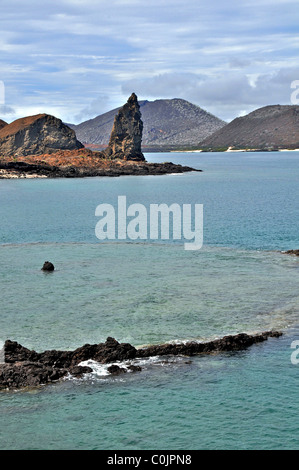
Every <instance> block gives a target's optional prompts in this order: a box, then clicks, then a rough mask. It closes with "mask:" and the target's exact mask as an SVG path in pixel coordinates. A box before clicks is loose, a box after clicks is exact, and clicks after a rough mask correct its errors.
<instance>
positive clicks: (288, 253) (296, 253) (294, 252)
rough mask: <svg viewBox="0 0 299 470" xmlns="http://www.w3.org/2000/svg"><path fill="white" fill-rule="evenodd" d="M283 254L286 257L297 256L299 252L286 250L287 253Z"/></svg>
mask: <svg viewBox="0 0 299 470" xmlns="http://www.w3.org/2000/svg"><path fill="white" fill-rule="evenodd" d="M284 253H286V254H287V255H295V256H299V250H288V251H285V252H284Z"/></svg>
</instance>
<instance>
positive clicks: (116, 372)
mask: <svg viewBox="0 0 299 470" xmlns="http://www.w3.org/2000/svg"><path fill="white" fill-rule="evenodd" d="M107 370H108V372H109V374H112V375H119V374H124V373H126V372H127V369H125V368H124V367H119V366H118V365H116V364H112V366H109V367H108V368H107Z"/></svg>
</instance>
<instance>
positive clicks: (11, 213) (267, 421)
mask: <svg viewBox="0 0 299 470" xmlns="http://www.w3.org/2000/svg"><path fill="white" fill-rule="evenodd" d="M147 158H148V160H151V161H166V160H171V161H174V162H175V163H182V164H187V165H190V166H194V167H196V168H202V169H203V170H204V172H203V173H186V174H183V175H165V176H156V177H151V176H148V177H120V178H92V179H88V178H86V179H75V180H69V179H67V180H63V179H59V180H18V181H16V180H11V181H7V180H2V181H0V200H1V205H0V216H1V221H2V223H1V229H0V243H1V245H0V285H1V307H0V309H1V330H0V340H1V341H2V342H3V341H4V340H5V339H7V338H9V339H12V340H16V341H18V342H20V343H21V344H23V345H24V346H26V347H28V348H33V349H36V350H38V351H43V350H44V349H54V348H56V349H58V348H60V349H73V348H75V347H78V346H81V345H82V344H85V343H96V342H102V341H104V340H105V339H106V337H107V336H113V337H115V338H116V339H117V340H119V341H121V342H130V343H131V344H134V345H135V346H140V345H144V344H152V343H160V342H166V341H174V340H175V341H185V340H188V339H194V340H199V341H204V340H207V339H212V338H215V337H219V336H223V335H225V334H234V333H238V332H243V331H244V332H247V333H252V332H259V331H262V330H267V329H272V328H273V329H282V330H283V331H284V336H283V337H282V338H279V339H277V338H273V339H270V340H269V341H267V342H266V343H263V344H260V345H256V346H253V347H252V348H250V349H249V350H247V351H244V352H241V353H235V354H222V355H217V356H210V357H202V358H192V362H191V364H190V363H186V362H188V358H175V359H174V360H170V361H168V362H165V358H163V360H162V359H160V358H156V359H155V360H153V359H151V360H147V361H144V362H143V363H142V369H143V370H142V372H140V373H130V372H128V373H126V374H123V375H122V376H119V377H109V376H107V374H106V370H105V367H104V368H103V367H102V366H100V367H99V366H98V365H96V364H95V365H93V366H94V373H93V374H89V375H88V376H86V377H85V378H84V379H82V380H74V379H68V380H65V381H63V382H61V383H57V384H54V385H51V386H47V387H41V388H40V389H37V390H30V391H28V390H27V391H20V392H2V393H1V396H0V413H1V423H2V426H1V430H0V448H2V449H32V448H34V449H43V448H44V449H55V448H56V449H71V448H72V449H116V450H117V449H157V450H158V449H202V448H205V449H216V448H218V449H221V448H224V449H231V448H240V449H245V448H250V449H276V448H277V449H282V448H296V449H297V448H299V444H298V438H299V427H298V425H297V423H296V421H297V420H296V416H297V414H298V405H297V401H296V395H295V394H296V383H297V382H296V378H297V374H298V366H295V365H292V363H291V360H290V358H291V352H292V350H291V348H290V345H291V342H292V341H293V340H296V339H298V330H297V324H298V323H299V322H298V313H299V294H298V280H299V264H298V258H296V257H293V256H288V255H285V254H282V253H281V250H287V249H292V248H298V245H299V239H298V233H299V230H298V229H299V226H298V225H299V223H298V220H299V217H298V215H299V213H298V212H299V207H298V206H299V205H298V196H299V184H298V183H299V154H298V153H297V152H285V153H283V152H277V153H273V152H271V153H264V154H263V153H252V154H249V153H248V154H244V153H240V154H233V155H231V154H148V155H147ZM119 195H126V196H127V201H128V204H131V203H134V202H138V203H141V204H144V205H145V206H146V207H148V206H149V204H152V203H163V202H164V203H166V204H171V203H179V204H195V203H198V204H203V206H204V246H203V248H202V249H201V250H198V251H186V250H184V246H183V242H181V241H172V240H169V241H164V240H158V241H156V242H153V241H152V240H143V241H137V242H131V241H130V242H124V241H121V242H119V241H117V240H116V241H114V242H105V243H104V242H100V241H99V240H98V239H97V238H96V237H95V225H96V222H97V218H96V217H95V208H96V206H97V205H98V204H101V203H110V204H113V205H116V203H117V197H118V196H119ZM45 260H49V261H52V262H53V263H54V265H55V267H56V269H55V271H54V272H53V273H48V274H47V273H44V272H42V271H41V267H42V265H43V262H44V261H45Z"/></svg>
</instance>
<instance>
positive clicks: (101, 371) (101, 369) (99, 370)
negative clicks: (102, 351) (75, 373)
mask: <svg viewBox="0 0 299 470" xmlns="http://www.w3.org/2000/svg"><path fill="white" fill-rule="evenodd" d="M109 365H111V364H100V363H99V362H97V361H94V360H93V359H88V360H87V361H82V362H80V364H79V366H83V367H86V366H87V367H90V368H91V369H92V372H90V374H93V375H95V376H97V377H102V376H106V375H109V372H108V370H107V369H108V367H109Z"/></svg>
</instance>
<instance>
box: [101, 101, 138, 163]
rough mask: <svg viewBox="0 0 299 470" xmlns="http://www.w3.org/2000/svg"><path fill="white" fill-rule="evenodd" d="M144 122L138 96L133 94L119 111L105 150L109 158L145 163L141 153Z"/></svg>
mask: <svg viewBox="0 0 299 470" xmlns="http://www.w3.org/2000/svg"><path fill="white" fill-rule="evenodd" d="M142 130H143V122H142V120H141V113H140V106H139V104H138V100H137V96H136V95H135V93H132V95H131V96H130V98H129V99H128V101H127V103H126V104H125V105H124V106H123V107H122V108H121V109H120V110H119V111H118V113H117V115H116V116H115V118H114V124H113V128H112V132H111V136H110V140H109V145H108V147H107V149H106V150H105V154H106V155H107V157H108V158H113V159H114V158H117V159H121V160H135V161H144V160H145V158H144V155H143V153H142V151H141V141H142Z"/></svg>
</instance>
